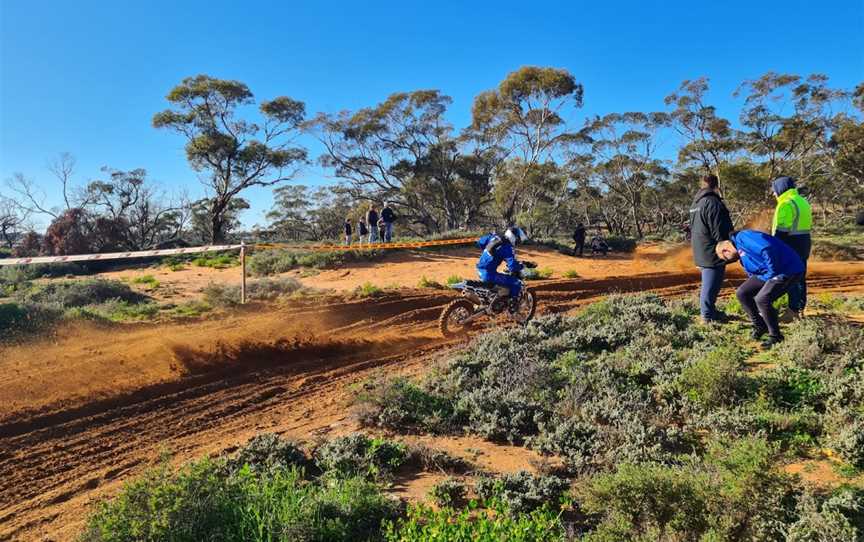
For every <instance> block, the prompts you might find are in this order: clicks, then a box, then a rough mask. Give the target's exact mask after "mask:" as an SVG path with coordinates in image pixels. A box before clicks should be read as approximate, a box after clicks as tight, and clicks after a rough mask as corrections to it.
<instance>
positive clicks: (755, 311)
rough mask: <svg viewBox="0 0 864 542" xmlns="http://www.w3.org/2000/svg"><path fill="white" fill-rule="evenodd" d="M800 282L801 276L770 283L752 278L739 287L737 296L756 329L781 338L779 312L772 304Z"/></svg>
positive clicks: (770, 281) (772, 280)
mask: <svg viewBox="0 0 864 542" xmlns="http://www.w3.org/2000/svg"><path fill="white" fill-rule="evenodd" d="M799 280H801V275H792V276H790V277H787V278H786V279H785V280H777V279H771V280H769V281H768V282H765V281H763V280H760V279H759V278H757V277H750V278H749V279H747V280H745V281H744V284H742V285H741V286H739V287H738V290H736V291H735V295H736V296H737V297H738V301H740V302H741V308H742V309H744V312H746V313H747V316H748V317H750V321H751V322H753V326H754V327H755V328H757V329H767V330H768V334H769V335H771V336H772V337H775V338H779V337H782V336H783V335H782V334H781V333H780V324H779V323H778V322H777V311H776V310H775V309H774V305H772V303H774V301H776V300H777V299H778V298H779V297H780V296H782V295H783V294H785V293H786V291H787V290H789V286H791V285H792V284H795V283H797V281H799Z"/></svg>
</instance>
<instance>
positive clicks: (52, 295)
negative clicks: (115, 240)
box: [16, 279, 147, 308]
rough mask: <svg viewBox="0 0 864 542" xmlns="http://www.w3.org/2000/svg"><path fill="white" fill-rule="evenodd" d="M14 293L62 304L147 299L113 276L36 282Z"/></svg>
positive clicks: (32, 300)
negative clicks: (110, 278)
mask: <svg viewBox="0 0 864 542" xmlns="http://www.w3.org/2000/svg"><path fill="white" fill-rule="evenodd" d="M16 297H17V298H18V299H20V300H21V301H24V302H27V303H52V304H57V305H60V306H62V307H64V308H70V307H83V306H85V305H95V304H99V303H104V302H106V301H109V300H114V299H116V300H119V301H125V302H127V303H133V304H134V303H141V302H143V301H145V300H146V299H147V297H146V296H145V295H143V294H140V293H138V292H135V291H134V290H132V289H131V288H130V287H129V285H127V284H124V283H122V282H120V281H116V280H105V279H86V280H73V281H56V282H49V283H45V284H39V285H35V286H33V287H31V288H29V289H27V290H26V291H21V292H18V293H17V294H16Z"/></svg>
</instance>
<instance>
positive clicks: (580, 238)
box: [573, 222, 585, 258]
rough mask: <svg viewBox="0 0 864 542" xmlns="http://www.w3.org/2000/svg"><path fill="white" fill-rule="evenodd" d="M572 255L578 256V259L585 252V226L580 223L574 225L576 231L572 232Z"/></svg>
mask: <svg viewBox="0 0 864 542" xmlns="http://www.w3.org/2000/svg"><path fill="white" fill-rule="evenodd" d="M573 242H574V243H575V244H574V245H573V254H578V255H579V257H580V258H581V257H582V253H583V252H584V251H585V225H584V224H582V223H581V222H580V223H578V224H576V230H575V231H574V232H573Z"/></svg>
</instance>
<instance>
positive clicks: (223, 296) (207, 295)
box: [202, 277, 303, 307]
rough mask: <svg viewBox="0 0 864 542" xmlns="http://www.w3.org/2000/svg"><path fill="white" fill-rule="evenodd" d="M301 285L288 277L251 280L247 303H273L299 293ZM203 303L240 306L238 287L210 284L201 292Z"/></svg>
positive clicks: (216, 305) (247, 286) (247, 290)
mask: <svg viewBox="0 0 864 542" xmlns="http://www.w3.org/2000/svg"><path fill="white" fill-rule="evenodd" d="M302 288H303V285H302V284H300V282H299V281H298V280H297V279H293V278H290V277H283V278H276V279H259V280H253V281H250V282H248V283H247V284H246V299H247V301H274V300H277V299H279V298H281V297H284V296H289V295H293V294H295V293H297V292H299V291H300V290H301V289H302ZM202 293H203V294H204V301H205V302H207V303H208V304H210V305H212V306H214V307H234V306H237V305H239V304H240V285H237V284H231V285H228V284H221V283H213V282H211V283H210V284H208V285H207V286H205V287H204V289H203V290H202Z"/></svg>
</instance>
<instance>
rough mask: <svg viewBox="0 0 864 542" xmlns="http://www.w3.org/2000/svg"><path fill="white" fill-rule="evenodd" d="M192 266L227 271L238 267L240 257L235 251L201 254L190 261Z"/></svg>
mask: <svg viewBox="0 0 864 542" xmlns="http://www.w3.org/2000/svg"><path fill="white" fill-rule="evenodd" d="M192 265H195V266H197V267H210V268H213V269H227V268H229V267H235V266H237V265H240V256H239V255H238V254H237V252H236V251H231V252H217V253H215V254H202V255H201V256H197V257H195V258H193V259H192Z"/></svg>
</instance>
